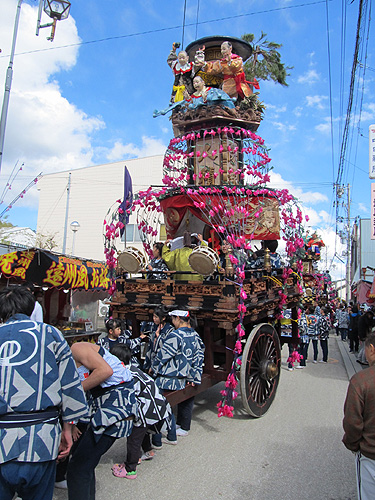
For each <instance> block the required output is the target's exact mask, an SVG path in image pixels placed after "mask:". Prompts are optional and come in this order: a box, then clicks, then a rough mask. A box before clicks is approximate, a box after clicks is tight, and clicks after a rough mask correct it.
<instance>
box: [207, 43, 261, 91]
mask: <svg viewBox="0 0 375 500" xmlns="http://www.w3.org/2000/svg"><path fill="white" fill-rule="evenodd" d="M221 55H222V59H220V60H218V61H208V62H205V63H203V65H202V67H201V68H200V69H201V71H204V72H205V73H208V74H211V75H220V76H222V77H223V79H224V81H223V91H224V92H225V93H226V94H228V95H229V97H232V98H235V99H238V100H242V99H244V98H245V97H249V96H250V95H251V94H252V93H253V91H252V88H251V87H250V86H252V87H254V88H256V89H259V84H258V82H257V80H256V79H255V78H254V81H253V82H247V81H246V79H245V72H244V70H243V60H242V57H240V56H238V55H237V54H233V53H232V44H231V43H230V42H227V41H225V42H223V43H222V44H221ZM200 64H202V62H201V63H200Z"/></svg>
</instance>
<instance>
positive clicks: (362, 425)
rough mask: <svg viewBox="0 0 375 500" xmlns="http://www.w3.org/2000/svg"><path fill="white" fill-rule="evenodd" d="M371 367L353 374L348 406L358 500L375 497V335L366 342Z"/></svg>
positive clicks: (347, 438)
mask: <svg viewBox="0 0 375 500" xmlns="http://www.w3.org/2000/svg"><path fill="white" fill-rule="evenodd" d="M364 343H365V354H366V359H367V361H368V363H369V365H370V366H369V368H367V369H365V370H362V371H361V372H359V373H356V374H355V375H353V377H352V378H351V380H350V383H349V387H348V392H347V396H346V401H345V406H344V420H343V427H344V431H345V434H344V437H343V443H344V445H345V446H346V448H348V450H350V451H352V452H353V453H355V455H356V472H357V491H358V500H373V499H374V498H375V412H374V407H375V384H374V379H375V334H374V333H371V334H370V335H368V336H367V338H366V340H365V342H364Z"/></svg>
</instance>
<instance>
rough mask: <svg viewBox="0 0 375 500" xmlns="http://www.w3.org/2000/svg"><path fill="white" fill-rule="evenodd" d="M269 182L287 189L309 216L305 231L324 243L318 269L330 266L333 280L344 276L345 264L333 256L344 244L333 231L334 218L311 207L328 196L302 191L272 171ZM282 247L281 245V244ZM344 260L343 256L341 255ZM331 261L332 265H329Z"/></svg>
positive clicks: (340, 250)
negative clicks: (313, 234)
mask: <svg viewBox="0 0 375 500" xmlns="http://www.w3.org/2000/svg"><path fill="white" fill-rule="evenodd" d="M270 177H271V182H270V187H273V188H278V189H288V191H289V192H290V193H291V194H293V195H294V196H295V197H296V198H298V199H299V200H300V207H301V209H302V212H303V214H304V216H306V215H307V216H308V217H309V221H308V222H306V223H305V229H306V231H309V233H310V234H312V233H313V232H314V231H317V233H318V234H319V235H320V237H321V239H322V240H323V242H324V243H325V245H326V246H325V247H324V248H323V249H322V252H321V260H320V262H319V269H320V270H325V269H328V268H330V274H331V277H332V279H333V280H338V279H341V278H342V277H345V265H344V264H342V263H341V262H340V260H339V259H337V258H336V257H334V255H335V251H336V253H337V254H338V255H339V256H342V255H343V251H344V250H345V248H346V247H345V245H343V244H342V243H341V242H340V239H339V238H338V237H337V235H336V232H335V229H334V228H335V220H334V218H333V216H331V215H330V214H329V213H328V212H326V211H325V210H319V211H317V210H315V209H314V208H312V207H311V205H313V204H319V203H321V202H326V201H328V198H327V197H326V196H325V195H324V194H322V193H320V192H318V191H317V192H311V191H307V192H305V191H303V190H302V189H301V188H299V187H297V186H295V185H294V184H293V182H290V181H286V180H285V179H283V178H282V177H281V175H280V174H277V173H275V172H273V171H271V173H270ZM281 248H282V246H281ZM342 260H343V261H345V257H342ZM331 262H332V265H331Z"/></svg>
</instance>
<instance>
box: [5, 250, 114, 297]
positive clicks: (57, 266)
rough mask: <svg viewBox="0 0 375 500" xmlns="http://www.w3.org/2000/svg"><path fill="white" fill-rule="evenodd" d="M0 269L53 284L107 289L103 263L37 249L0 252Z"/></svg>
mask: <svg viewBox="0 0 375 500" xmlns="http://www.w3.org/2000/svg"><path fill="white" fill-rule="evenodd" d="M0 272H1V273H2V274H3V275H5V276H6V277H7V278H16V279H20V280H22V281H30V282H32V283H34V284H35V285H39V286H48V287H54V288H69V289H75V290H108V288H109V286H110V279H109V278H108V277H107V272H108V268H107V267H106V266H105V265H104V264H102V263H100V262H92V261H88V260H81V259H76V258H71V257H66V256H65V255H56V254H53V253H50V252H47V251H44V250H38V249H30V250H24V251H22V252H21V251H19V252H12V253H8V254H5V255H1V256H0Z"/></svg>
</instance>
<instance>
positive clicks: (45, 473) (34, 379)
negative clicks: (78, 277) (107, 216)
mask: <svg viewBox="0 0 375 500" xmlns="http://www.w3.org/2000/svg"><path fill="white" fill-rule="evenodd" d="M34 305H35V298H34V296H33V295H32V294H31V292H30V291H29V290H27V289H26V288H24V287H20V286H13V287H8V288H4V289H3V290H1V291H0V320H1V321H2V322H3V324H2V325H1V326H0V498H1V500H12V498H13V497H14V494H15V493H16V492H17V493H18V495H19V496H20V497H22V499H23V500H41V499H43V500H52V497H53V488H54V483H55V469H56V458H64V457H66V456H67V455H68V454H69V451H70V448H71V446H72V436H71V422H72V421H76V420H78V419H80V418H82V417H85V416H87V414H88V410H87V404H86V399H85V395H84V392H83V390H82V386H81V383H80V380H79V377H78V374H77V370H76V366H75V363H74V360H73V357H72V355H71V352H70V349H69V346H68V344H67V343H66V341H65V339H64V337H63V336H62V334H61V333H60V332H59V330H57V329H56V328H54V327H53V326H50V325H47V324H45V323H39V322H36V321H32V320H31V319H30V315H31V313H32V312H33V309H34ZM59 418H60V419H61V420H62V422H63V425H62V429H61V426H60V423H59Z"/></svg>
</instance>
